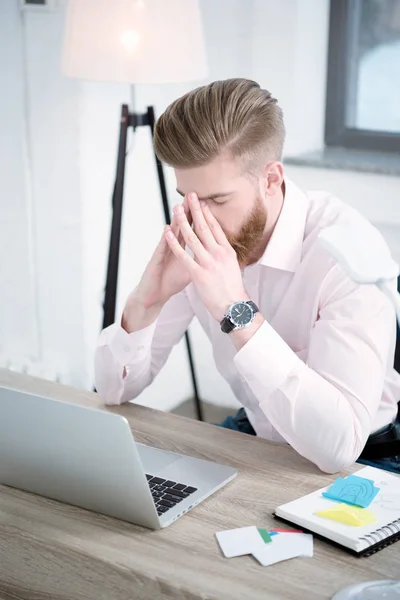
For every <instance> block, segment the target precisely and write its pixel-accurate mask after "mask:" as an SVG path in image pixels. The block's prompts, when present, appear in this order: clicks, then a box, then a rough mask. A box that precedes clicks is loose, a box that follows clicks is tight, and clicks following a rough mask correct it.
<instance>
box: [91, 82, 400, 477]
mask: <svg viewBox="0 0 400 600" xmlns="http://www.w3.org/2000/svg"><path fill="white" fill-rule="evenodd" d="M284 135H285V131H284V124H283V116H282V111H281V109H280V108H279V106H278V104H277V102H276V100H275V99H274V98H273V97H272V96H271V94H270V93H269V92H267V91H266V90H263V89H260V87H259V85H258V84H256V83H255V82H253V81H248V80H245V79H233V80H227V81H218V82H214V83H212V84H210V85H207V86H204V87H201V88H199V89H197V90H194V91H192V92H190V93H188V94H186V95H185V96H183V97H182V98H179V99H178V100H176V101H175V102H173V103H172V104H171V105H170V106H169V107H168V108H167V110H166V111H165V113H164V114H163V115H162V116H161V117H160V119H159V120H158V122H157V125H156V130H155V140H154V142H155V149H156V153H157V155H158V157H159V158H160V160H162V161H164V162H165V163H167V164H169V165H171V166H172V167H173V168H174V170H175V175H176V181H177V189H178V192H179V194H181V196H182V197H183V199H184V200H183V203H182V205H178V206H175V207H174V211H173V220H172V223H171V226H167V227H166V228H165V231H164V233H163V235H162V237H161V240H160V243H159V245H158V247H157V248H156V250H155V252H154V255H153V257H152V258H151V260H150V262H149V264H148V266H147V268H146V270H145V272H144V274H143V276H142V279H141V281H140V283H139V284H138V286H137V287H136V288H135V289H134V290H133V292H132V293H131V294H130V296H129V297H128V299H127V302H126V305H125V308H124V311H123V315H122V320H121V324H114V325H112V326H111V327H108V328H107V329H106V330H104V331H103V332H102V335H101V337H100V341H99V347H98V349H97V353H96V361H95V362H96V387H97V390H98V392H99V394H100V395H101V396H102V397H103V398H104V400H105V402H107V403H108V404H118V403H121V402H127V401H129V400H132V399H133V398H135V397H136V396H137V395H138V394H140V392H141V391H142V390H143V389H144V388H145V387H146V386H148V385H149V384H150V383H151V382H152V380H153V379H154V377H155V376H156V375H157V373H158V372H159V371H160V369H161V368H162V366H163V365H164V363H165V361H166V359H167V357H168V355H169V352H170V350H171V348H172V346H173V345H174V344H176V343H178V342H179V340H180V339H181V337H182V335H183V334H184V332H185V330H186V328H187V327H188V325H189V323H190V322H191V320H192V318H193V317H194V316H196V317H197V318H198V319H199V321H200V323H201V325H202V327H203V328H204V330H205V332H206V334H207V335H208V337H209V339H210V341H211V343H212V346H213V353H214V357H215V361H216V365H217V368H218V370H219V372H220V373H221V374H222V376H223V377H224V378H225V379H226V380H227V382H228V383H229V384H230V385H231V387H232V390H233V392H234V393H235V395H236V396H237V398H238V399H239V400H240V402H241V403H242V404H243V407H244V410H242V411H240V412H239V415H238V418H237V419H236V420H233V423H232V427H234V428H236V429H239V430H247V431H249V432H251V433H255V434H257V435H259V436H261V437H264V438H266V439H269V440H273V441H279V442H287V443H289V444H290V445H291V446H292V447H293V448H294V449H295V450H296V451H297V452H299V453H300V454H301V455H303V456H305V457H306V458H308V459H309V460H310V461H313V462H314V463H315V464H316V465H318V467H319V468H320V469H322V470H323V471H326V472H337V471H340V470H341V469H343V468H345V467H347V466H349V465H350V464H352V463H353V462H354V461H356V460H357V459H358V458H359V456H360V454H361V453H362V451H363V448H364V446H365V445H366V443H367V440H368V438H369V436H370V435H371V434H372V433H374V432H376V431H378V430H381V429H382V428H384V432H385V431H386V429H387V428H388V427H389V428H390V427H391V423H392V422H393V421H394V420H395V417H396V413H397V401H398V400H399V399H400V377H399V376H398V375H397V373H396V372H395V371H394V369H393V356H394V345H395V316H394V311H393V310H392V307H391V306H390V304H389V301H388V300H387V299H386V297H385V296H384V295H383V294H382V293H381V292H380V291H379V290H378V289H376V288H375V286H359V285H356V284H355V283H353V282H352V281H350V279H349V278H348V277H347V275H346V274H345V273H344V272H343V271H342V269H341V268H340V267H339V265H338V264H337V263H336V262H335V261H334V259H333V258H331V257H330V256H329V255H328V254H327V253H326V252H325V251H324V249H323V248H322V246H321V245H320V244H319V243H318V233H319V231H320V230H321V228H323V227H326V226H328V225H330V224H332V223H334V222H336V223H337V222H348V221H350V222H352V223H354V225H355V228H356V227H357V223H358V222H359V221H360V220H361V219H362V217H361V216H360V215H359V214H358V213H356V212H355V211H354V210H352V209H351V208H350V207H348V206H346V205H344V204H342V203H341V202H340V201H339V200H337V199H336V198H334V197H332V196H331V195H329V194H327V193H323V192H319V193H309V194H307V195H306V194H304V193H303V192H302V191H301V190H300V189H298V188H297V187H296V186H295V185H294V184H293V183H292V182H291V181H289V180H288V179H287V178H286V177H284V173H283V167H282V164H281V162H280V161H281V157H282V150H283V142H284ZM225 425H228V426H229V425H230V424H229V422H228V423H226V424H225Z"/></svg>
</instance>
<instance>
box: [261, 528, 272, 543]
mask: <svg viewBox="0 0 400 600" xmlns="http://www.w3.org/2000/svg"><path fill="white" fill-rule="evenodd" d="M258 533H259V534H260V535H261V537H262V539H263V540H264V543H265V544H269V543H270V542H272V539H271V534H270V533H269V532H268V531H267V530H266V529H259V530H258Z"/></svg>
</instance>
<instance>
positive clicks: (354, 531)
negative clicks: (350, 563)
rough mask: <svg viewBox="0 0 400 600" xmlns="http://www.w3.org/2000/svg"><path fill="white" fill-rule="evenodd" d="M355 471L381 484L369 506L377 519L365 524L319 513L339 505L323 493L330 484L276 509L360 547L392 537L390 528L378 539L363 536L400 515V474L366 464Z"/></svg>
mask: <svg viewBox="0 0 400 600" xmlns="http://www.w3.org/2000/svg"><path fill="white" fill-rule="evenodd" d="M354 474H355V475H358V477H365V478H366V479H372V481H374V484H375V485H376V486H377V487H379V488H380V491H379V494H378V495H377V496H376V498H375V499H374V500H373V502H372V503H371V504H370V505H369V506H368V510H369V511H370V512H372V513H373V514H374V515H375V517H376V523H372V524H370V525H366V526H364V527H354V526H352V525H345V524H344V523H338V522H336V521H330V520H329V519H324V518H322V517H318V516H316V515H315V514H314V513H315V512H317V511H320V510H326V509H328V508H333V507H334V506H337V505H338V503H337V502H335V501H333V500H329V499H328V498H324V497H323V496H322V495H321V494H322V492H323V491H326V490H327V488H321V489H320V490H317V491H316V492H313V493H312V494H308V495H307V496H303V497H302V498H299V499H298V500H294V501H293V502H288V503H287V504H283V505H282V506H280V507H279V508H278V509H277V510H276V514H277V516H278V517H279V516H280V517H282V518H284V519H287V520H288V521H291V522H293V523H296V524H298V525H300V526H302V527H304V528H306V529H310V530H311V531H314V532H315V533H318V534H320V535H322V536H324V537H327V538H329V539H331V540H332V541H334V542H337V543H339V544H342V545H343V546H346V547H348V548H351V549H353V550H356V551H361V550H364V548H368V547H369V546H371V545H372V544H373V543H374V542H378V541H380V539H384V537H389V535H390V531H389V530H387V535H384V532H382V534H381V535H380V536H378V535H375V536H374V539H372V538H367V539H362V538H365V536H367V535H369V534H372V533H373V532H375V531H377V530H378V529H380V528H383V527H385V526H387V525H389V524H390V523H393V522H394V521H396V520H397V519H400V477H397V476H396V475H394V474H393V473H388V472H387V471H382V470H381V469H375V468H373V467H364V468H363V469H361V470H360V471H357V473H354ZM328 487H329V486H328ZM379 538H380V539H379Z"/></svg>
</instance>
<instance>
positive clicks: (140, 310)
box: [121, 300, 162, 333]
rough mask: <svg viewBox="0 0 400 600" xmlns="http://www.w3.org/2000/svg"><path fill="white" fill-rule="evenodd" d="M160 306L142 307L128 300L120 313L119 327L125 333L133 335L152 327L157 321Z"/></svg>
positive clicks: (138, 303)
mask: <svg viewBox="0 0 400 600" xmlns="http://www.w3.org/2000/svg"><path fill="white" fill-rule="evenodd" d="M161 309H162V305H160V304H154V305H153V306H150V307H147V308H146V307H144V306H143V304H141V303H140V302H137V301H135V300H128V302H127V303H126V305H125V308H124V310H123V313H122V318H121V327H122V329H125V331H126V332H127V333H134V332H135V331H140V330H141V329H145V327H148V326H149V325H152V324H153V323H154V321H156V320H157V319H158V316H159V314H160V312H161Z"/></svg>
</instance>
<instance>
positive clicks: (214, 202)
mask: <svg viewBox="0 0 400 600" xmlns="http://www.w3.org/2000/svg"><path fill="white" fill-rule="evenodd" d="M209 202H212V204H215V205H216V206H222V205H223V204H226V203H227V200H214V199H213V198H210V199H209Z"/></svg>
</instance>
